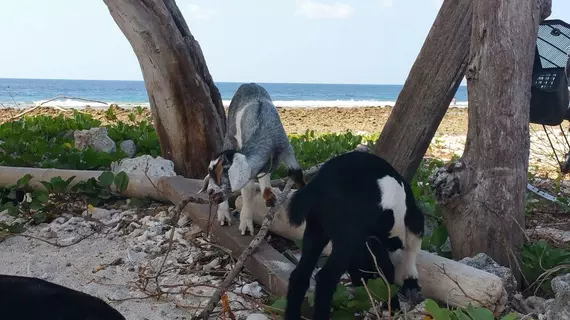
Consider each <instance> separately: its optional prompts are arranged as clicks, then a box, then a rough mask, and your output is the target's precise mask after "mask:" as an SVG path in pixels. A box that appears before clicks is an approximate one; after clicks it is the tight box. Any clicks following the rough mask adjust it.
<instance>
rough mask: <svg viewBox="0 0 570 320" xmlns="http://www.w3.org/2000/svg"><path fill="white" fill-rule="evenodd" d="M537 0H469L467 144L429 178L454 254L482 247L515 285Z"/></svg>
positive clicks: (467, 253) (521, 232) (463, 254)
mask: <svg viewBox="0 0 570 320" xmlns="http://www.w3.org/2000/svg"><path fill="white" fill-rule="evenodd" d="M540 3H542V4H543V5H546V6H547V7H548V8H545V7H543V8H541V7H540V6H539V5H537V0H524V1H520V0H503V1H474V7H473V28H472V34H471V53H470V60H469V67H468V71H467V88H468V91H469V109H468V116H469V126H468V131H467V140H466V144H465V151H464V153H463V156H462V157H461V159H459V160H458V162H457V163H455V164H453V165H450V166H449V167H448V168H446V169H443V170H439V171H437V172H436V173H435V174H434V175H433V178H432V179H431V182H432V184H433V186H434V187H435V190H436V194H437V197H438V202H439V203H440V204H441V205H442V209H443V210H442V211H443V214H444V217H445V220H446V224H447V226H448V230H449V237H450V240H451V247H452V254H453V258H454V259H461V258H463V257H469V256H473V255H475V254H477V253H479V252H484V253H486V254H488V255H489V256H490V257H491V258H493V259H494V260H495V261H496V262H497V263H499V264H501V265H504V266H508V267H510V269H511V270H513V273H514V274H515V277H516V278H517V280H519V281H518V282H519V284H520V283H521V281H520V280H521V277H520V268H518V264H519V263H518V262H517V261H516V259H518V256H519V255H518V248H520V246H521V245H522V243H523V236H524V229H523V227H522V226H524V224H525V223H524V221H525V210H524V207H525V195H526V184H527V171H528V159H529V146H530V137H529V113H530V111H529V110H530V88H531V75H532V66H533V61H534V53H535V43H536V38H537V32H538V24H539V23H540V21H541V17H544V15H545V14H544V12H548V11H550V8H549V7H550V1H542V2H540ZM513 30H516V32H513Z"/></svg>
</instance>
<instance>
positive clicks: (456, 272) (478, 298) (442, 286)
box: [236, 188, 507, 313]
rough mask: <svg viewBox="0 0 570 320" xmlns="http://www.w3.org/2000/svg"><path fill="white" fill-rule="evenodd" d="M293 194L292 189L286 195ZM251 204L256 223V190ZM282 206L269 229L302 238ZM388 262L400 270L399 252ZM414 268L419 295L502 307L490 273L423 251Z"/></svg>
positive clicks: (259, 213)
mask: <svg viewBox="0 0 570 320" xmlns="http://www.w3.org/2000/svg"><path fill="white" fill-rule="evenodd" d="M273 192H275V193H276V194H280V191H279V189H277V188H274V190H273ZM293 193H294V192H293V191H292V192H291V193H290V194H289V196H291V195H292V194H293ZM253 205H254V210H253V212H254V215H253V219H254V220H255V222H256V223H260V222H261V221H262V220H263V217H264V215H265V212H266V211H267V208H266V207H265V203H264V201H263V197H262V196H261V194H260V193H257V194H256V195H255V197H254V204H253ZM286 206H287V202H286V203H284V204H283V205H282V206H281V208H280V209H279V210H278V211H277V213H276V215H275V219H274V220H273V224H272V225H271V227H270V228H269V230H270V231H271V232H273V233H275V234H277V235H279V236H282V237H284V238H286V239H290V240H297V239H302V238H303V232H304V230H305V224H303V225H301V226H300V227H298V228H294V227H291V226H289V223H288V219H287V215H286V209H285V208H286ZM241 207H242V198H241V196H240V197H238V198H237V200H236V209H237V210H238V211H239V210H241ZM330 246H331V244H330V243H329V244H328V245H327V247H326V248H325V249H324V250H323V253H324V254H325V255H328V254H330V249H331V247H330ZM392 261H393V262H394V265H395V266H396V269H397V270H403V268H400V267H398V266H399V265H400V264H401V263H402V262H403V259H402V257H401V253H400V252H397V253H396V254H395V255H394V256H393V257H392ZM417 267H418V272H419V278H420V285H421V286H422V288H423V294H424V295H425V296H427V297H429V298H431V299H434V300H438V301H441V302H444V303H449V305H451V306H454V307H466V306H467V305H468V304H469V303H471V304H473V305H474V306H485V307H487V308H489V309H490V310H492V311H495V312H498V313H499V312H501V311H502V310H504V308H505V305H506V302H507V301H506V300H507V294H506V291H505V288H504V286H503V284H502V282H501V279H500V278H499V277H497V276H496V275H494V274H491V273H488V272H486V271H483V270H479V269H475V268H473V267H470V266H468V265H465V264H462V263H459V262H456V261H454V260H450V259H447V258H444V257H440V256H437V255H435V254H432V253H430V252H427V251H423V250H422V251H421V252H420V254H419V255H418V258H417ZM396 283H397V284H399V285H401V284H402V277H401V275H399V274H397V275H396Z"/></svg>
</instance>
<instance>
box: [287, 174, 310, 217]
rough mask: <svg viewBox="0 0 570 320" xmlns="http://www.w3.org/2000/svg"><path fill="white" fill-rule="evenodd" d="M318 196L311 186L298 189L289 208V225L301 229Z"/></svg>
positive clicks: (291, 199) (290, 201)
mask: <svg viewBox="0 0 570 320" xmlns="http://www.w3.org/2000/svg"><path fill="white" fill-rule="evenodd" d="M315 198H316V195H315V194H314V191H313V190H312V189H311V185H310V184H307V185H305V186H303V187H301V188H300V189H298V190H297V191H296V192H295V193H294V194H293V195H292V196H291V198H290V200H289V205H288V207H287V214H288V216H289V224H290V225H291V226H293V227H299V226H300V225H301V224H303V222H304V221H305V219H307V216H308V215H309V212H310V211H311V208H312V206H313V202H314V201H315Z"/></svg>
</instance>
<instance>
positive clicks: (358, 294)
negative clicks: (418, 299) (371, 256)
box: [265, 278, 398, 320]
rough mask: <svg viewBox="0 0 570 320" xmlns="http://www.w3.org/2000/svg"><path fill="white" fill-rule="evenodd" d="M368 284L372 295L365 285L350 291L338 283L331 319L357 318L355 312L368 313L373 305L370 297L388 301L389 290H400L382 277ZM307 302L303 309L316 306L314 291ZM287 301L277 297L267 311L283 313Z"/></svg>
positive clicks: (309, 293) (333, 299)
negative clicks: (387, 283) (388, 284)
mask: <svg viewBox="0 0 570 320" xmlns="http://www.w3.org/2000/svg"><path fill="white" fill-rule="evenodd" d="M366 286H367V287H368V290H369V292H370V295H369V294H368V292H367V291H366V288H364V287H355V288H354V290H352V292H351V291H349V289H348V288H347V287H346V286H345V285H343V284H340V283H339V284H338V285H337V287H336V291H335V293H334V295H333V298H332V303H331V305H332V308H333V310H332V312H331V319H334V320H340V319H357V317H356V316H355V314H363V313H367V312H368V310H369V309H370V308H371V307H372V304H371V302H370V297H371V296H372V298H373V300H374V301H381V302H387V301H388V297H389V296H390V295H389V292H391V293H392V295H393V294H394V292H396V291H397V290H398V287H397V286H395V285H390V290H391V291H389V289H388V286H386V283H385V282H384V280H382V278H376V279H370V280H368V281H367V283H366ZM306 298H307V299H306V300H305V303H304V305H303V307H302V310H307V309H308V308H309V307H311V308H312V307H313V306H314V302H315V294H314V292H308V293H307V295H306ZM286 305H287V301H286V299H285V298H283V297H281V298H278V299H276V300H275V301H274V302H273V303H272V304H271V305H270V306H269V308H266V309H265V310H266V312H270V313H276V314H282V313H283V310H284V309H285V306H286Z"/></svg>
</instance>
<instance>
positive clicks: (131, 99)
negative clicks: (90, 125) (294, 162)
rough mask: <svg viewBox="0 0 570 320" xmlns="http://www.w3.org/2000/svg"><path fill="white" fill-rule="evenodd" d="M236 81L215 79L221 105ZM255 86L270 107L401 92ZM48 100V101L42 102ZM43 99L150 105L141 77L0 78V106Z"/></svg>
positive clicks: (463, 98) (383, 97) (377, 102)
mask: <svg viewBox="0 0 570 320" xmlns="http://www.w3.org/2000/svg"><path fill="white" fill-rule="evenodd" d="M240 84H241V83H237V82H217V83H216V86H217V87H218V89H219V90H220V93H221V95H222V99H223V100H224V105H225V106H227V105H229V102H230V100H231V98H232V96H233V95H234V93H235V91H236V90H237V88H238V87H239V85H240ZM259 84H260V85H262V86H263V87H265V88H266V89H267V91H268V92H269V93H270V94H271V97H272V99H273V101H274V103H275V105H276V106H280V107H368V106H374V107H376V106H393V105H394V102H395V101H396V99H397V98H398V94H399V93H400V91H401V90H402V85H365V84H303V83H259ZM56 97H57V99H54V98H56ZM455 98H456V100H455V106H457V107H465V106H467V88H466V87H465V86H461V87H460V88H459V89H458V91H457V94H456V97H455ZM51 99H54V100H51ZM83 99H87V100H89V101H86V100H83ZM48 100H51V101H49V102H46V101H48ZM42 103H43V106H59V107H67V108H82V107H85V106H86V105H89V106H91V107H106V106H108V105H109V104H111V103H116V104H117V105H119V106H122V107H135V106H143V107H144V106H148V104H149V103H148V97H147V93H146V89H145V86H144V82H143V81H114V80H50V79H2V78H0V107H3V108H6V107H21V108H24V107H30V106H35V105H39V104H42ZM451 106H452V107H453V106H454V104H453V103H452V105H451Z"/></svg>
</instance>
